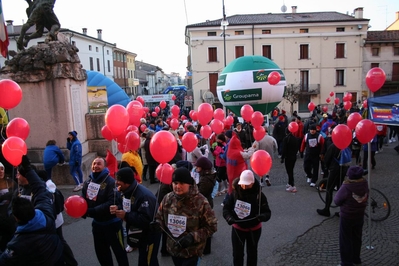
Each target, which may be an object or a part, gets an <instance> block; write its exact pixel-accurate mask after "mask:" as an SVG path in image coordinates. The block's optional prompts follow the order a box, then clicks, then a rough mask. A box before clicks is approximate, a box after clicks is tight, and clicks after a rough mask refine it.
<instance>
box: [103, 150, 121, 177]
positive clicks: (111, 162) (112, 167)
mask: <svg viewBox="0 0 399 266" xmlns="http://www.w3.org/2000/svg"><path fill="white" fill-rule="evenodd" d="M105 160H106V161H107V167H108V170H109V175H110V176H112V177H113V178H115V174H116V172H117V171H118V161H117V160H116V157H115V155H113V154H112V152H110V151H109V150H108V149H107V156H106V157H105Z"/></svg>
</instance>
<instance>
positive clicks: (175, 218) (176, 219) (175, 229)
mask: <svg viewBox="0 0 399 266" xmlns="http://www.w3.org/2000/svg"><path fill="white" fill-rule="evenodd" d="M186 226H187V217H186V216H182V215H173V214H168V229H169V231H170V232H171V233H172V235H173V236H174V237H179V236H180V235H181V234H183V233H184V232H185V231H186Z"/></svg>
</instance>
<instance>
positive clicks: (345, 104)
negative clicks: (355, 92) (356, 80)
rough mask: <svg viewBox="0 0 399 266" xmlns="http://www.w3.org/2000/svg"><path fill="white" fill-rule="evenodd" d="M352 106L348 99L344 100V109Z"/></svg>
mask: <svg viewBox="0 0 399 266" xmlns="http://www.w3.org/2000/svg"><path fill="white" fill-rule="evenodd" d="M351 108H352V103H351V102H350V101H346V102H344V109H345V110H347V111H349V110H350V109H351Z"/></svg>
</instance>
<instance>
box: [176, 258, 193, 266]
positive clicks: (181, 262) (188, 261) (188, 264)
mask: <svg viewBox="0 0 399 266" xmlns="http://www.w3.org/2000/svg"><path fill="white" fill-rule="evenodd" d="M172 260H173V264H175V266H197V265H198V257H197V256H195V257H190V258H179V257H172Z"/></svg>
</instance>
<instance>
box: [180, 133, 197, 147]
mask: <svg viewBox="0 0 399 266" xmlns="http://www.w3.org/2000/svg"><path fill="white" fill-rule="evenodd" d="M181 143H182V146H183V148H184V149H185V150H186V151H187V152H192V151H193V150H194V149H195V148H196V147H197V145H198V139H197V136H196V135H195V134H194V133H193V132H187V133H185V134H184V135H183V137H182V139H181Z"/></svg>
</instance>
